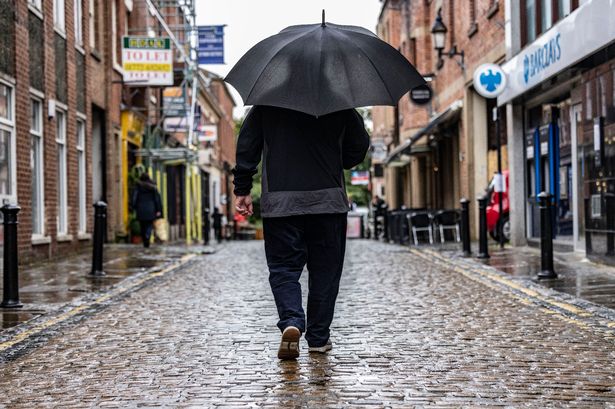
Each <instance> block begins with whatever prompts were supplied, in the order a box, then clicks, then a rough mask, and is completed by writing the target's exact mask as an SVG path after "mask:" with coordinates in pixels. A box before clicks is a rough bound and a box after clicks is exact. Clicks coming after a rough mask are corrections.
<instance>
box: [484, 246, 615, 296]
mask: <svg viewBox="0 0 615 409" xmlns="http://www.w3.org/2000/svg"><path fill="white" fill-rule="evenodd" d="M554 262H555V271H556V273H557V275H558V277H557V278H556V279H552V280H540V281H538V280H537V279H536V273H537V272H538V271H540V252H539V250H538V249H533V248H514V249H510V248H507V249H504V250H500V249H497V250H495V251H492V253H491V258H490V259H489V260H488V261H487V262H486V264H488V265H490V266H492V267H495V268H497V269H498V270H500V271H503V272H505V273H507V274H510V275H511V276H514V277H529V278H532V279H534V281H536V282H539V283H540V284H541V285H543V286H546V287H549V288H552V289H553V290H556V291H561V292H563V293H567V294H570V295H572V296H574V297H578V298H582V299H584V300H587V301H590V302H593V303H596V304H599V305H603V306H605V307H609V308H615V268H613V267H608V266H603V265H598V264H594V263H592V262H590V261H587V260H583V259H582V258H581V257H580V256H578V255H575V254H573V253H570V254H567V253H558V254H557V255H556V256H555V258H554Z"/></svg>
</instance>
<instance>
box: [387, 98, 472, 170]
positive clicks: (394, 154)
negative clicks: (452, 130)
mask: <svg viewBox="0 0 615 409" xmlns="http://www.w3.org/2000/svg"><path fill="white" fill-rule="evenodd" d="M461 108H463V101H462V100H460V99H458V100H457V101H455V102H453V103H452V104H451V105H450V106H449V107H448V108H446V109H445V110H444V111H442V112H441V113H439V114H436V115H435V116H433V117H432V118H431V121H429V123H428V124H427V126H425V127H424V128H423V129H421V130H420V131H418V132H417V133H415V134H414V135H412V137H410V138H409V139H407V140H406V141H405V142H404V143H402V144H400V145H398V146H396V147H395V148H394V149H393V150H392V151H391V153H389V156H387V158H386V159H385V160H384V164H385V166H392V167H396V166H405V165H407V164H408V163H409V162H410V159H409V158H405V156H409V155H412V154H416V153H420V152H426V151H427V149H426V148H424V147H421V148H419V149H416V148H413V145H414V144H415V143H416V142H417V141H418V140H419V139H421V138H422V137H423V136H425V135H429V134H432V133H434V132H435V131H437V128H438V127H440V126H441V125H444V124H447V123H450V122H452V121H455V120H457V119H458V118H459V115H461Z"/></svg>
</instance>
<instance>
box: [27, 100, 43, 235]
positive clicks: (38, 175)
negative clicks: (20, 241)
mask: <svg viewBox="0 0 615 409" xmlns="http://www.w3.org/2000/svg"><path fill="white" fill-rule="evenodd" d="M30 138H31V141H32V144H31V146H30V173H31V174H32V235H37V236H42V235H44V234H45V231H44V217H45V216H44V215H45V213H44V212H45V210H44V209H45V208H44V206H45V205H44V203H45V201H44V192H45V188H44V186H45V185H44V179H43V178H44V170H43V169H44V161H43V102H42V101H41V100H40V99H31V100H30Z"/></svg>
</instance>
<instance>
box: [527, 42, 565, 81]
mask: <svg viewBox="0 0 615 409" xmlns="http://www.w3.org/2000/svg"><path fill="white" fill-rule="evenodd" d="M561 38H562V35H561V34H560V33H557V34H556V35H555V36H554V38H552V39H550V40H549V41H548V42H547V43H546V44H545V45H543V46H542V47H540V48H538V49H537V50H536V51H534V52H533V53H531V54H529V55H525V57H524V58H523V79H524V80H525V83H526V84H527V83H528V82H529V80H530V79H531V78H533V77H534V76H536V74H538V73H540V72H541V71H543V70H545V69H546V68H548V67H549V66H551V64H554V63H556V62H558V61H559V60H560V59H561V58H562V46H561V43H560V39H561Z"/></svg>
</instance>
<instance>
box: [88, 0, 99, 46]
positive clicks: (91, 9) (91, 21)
mask: <svg viewBox="0 0 615 409" xmlns="http://www.w3.org/2000/svg"><path fill="white" fill-rule="evenodd" d="M95 3H96V2H95V1H94V0H90V1H89V2H88V28H89V30H90V48H91V49H92V50H96V49H97V47H98V42H97V41H96V12H97V11H98V10H96V7H95V6H96V4H95Z"/></svg>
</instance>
